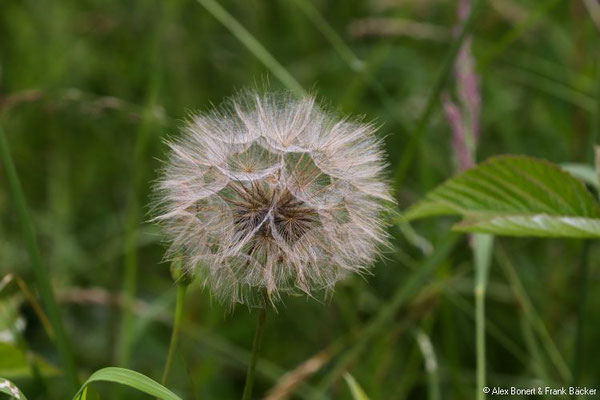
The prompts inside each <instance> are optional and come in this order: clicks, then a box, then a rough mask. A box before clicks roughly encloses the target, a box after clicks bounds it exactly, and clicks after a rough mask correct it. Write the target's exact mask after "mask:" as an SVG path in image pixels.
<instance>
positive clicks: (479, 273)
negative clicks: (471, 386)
mask: <svg viewBox="0 0 600 400" xmlns="http://www.w3.org/2000/svg"><path fill="white" fill-rule="evenodd" d="M493 240H494V237H493V236H491V235H486V234H475V235H473V253H474V257H475V288H474V291H475V349H476V355H477V359H476V369H477V372H476V375H477V376H476V382H477V387H476V398H477V399H479V400H483V399H485V393H484V392H483V390H484V387H485V384H486V377H485V291H486V286H487V280H488V273H489V270H490V263H491V256H492V246H493V243H494V242H493Z"/></svg>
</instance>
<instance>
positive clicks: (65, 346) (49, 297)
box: [0, 126, 79, 391]
mask: <svg viewBox="0 0 600 400" xmlns="http://www.w3.org/2000/svg"><path fill="white" fill-rule="evenodd" d="M0 158H2V163H3V165H4V170H5V173H6V175H7V179H8V184H9V187H10V191H11V193H12V197H13V200H14V202H15V207H16V211H17V215H18V217H19V222H20V224H21V229H22V233H23V240H24V241H25V244H26V246H27V250H28V252H29V257H30V258H31V265H32V267H33V272H34V274H35V279H36V283H37V288H38V291H39V294H40V297H41V299H42V304H43V305H44V307H45V308H46V312H47V314H48V318H49V319H50V323H51V324H52V328H53V330H54V335H55V338H56V347H57V348H58V353H59V356H60V358H61V360H62V363H63V368H64V370H65V375H66V377H67V379H68V381H69V385H70V386H71V389H72V390H73V391H76V390H77V388H78V386H79V383H78V379H77V371H76V367H75V360H74V358H73V353H72V351H71V346H70V343H69V340H68V338H67V334H66V332H65V328H64V325H63V321H62V316H61V313H60V309H59V308H58V305H57V303H56V297H55V296H54V290H53V289H52V285H51V284H50V276H49V274H48V269H47V268H46V265H45V264H44V262H43V260H42V256H41V255H40V250H39V248H38V244H37V239H36V236H35V230H34V228H33V221H32V220H31V216H30V215H29V209H28V207H27V202H26V200H25V194H24V193H23V188H22V187H21V182H20V181H19V176H18V175H17V170H16V168H15V164H14V162H13V159H12V156H11V154H10V150H9V147H8V142H7V141H6V136H5V135H4V131H3V130H2V127H1V126H0Z"/></svg>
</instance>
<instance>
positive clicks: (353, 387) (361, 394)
mask: <svg viewBox="0 0 600 400" xmlns="http://www.w3.org/2000/svg"><path fill="white" fill-rule="evenodd" d="M344 380H345V381H346V384H347V385H348V387H349V388H350V392H351V393H352V398H353V399H354V400H369V396H367V394H366V393H365V391H364V390H363V388H362V387H360V385H359V384H358V382H356V379H354V377H353V376H352V375H350V374H349V373H347V372H346V373H345V374H344Z"/></svg>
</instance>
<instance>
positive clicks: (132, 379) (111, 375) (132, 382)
mask: <svg viewBox="0 0 600 400" xmlns="http://www.w3.org/2000/svg"><path fill="white" fill-rule="evenodd" d="M94 382H112V383H119V384H121V385H125V386H129V387H131V388H134V389H137V390H139V391H140V392H144V393H147V394H149V395H151V396H154V397H157V398H158V399H160V400H182V399H181V397H179V396H177V395H176V394H175V393H173V392H171V391H170V390H169V389H167V388H166V387H164V386H163V385H161V384H159V383H158V382H155V381H153V380H152V379H150V378H148V377H147V376H145V375H142V374H140V373H139V372H135V371H132V370H129V369H125V368H116V367H108V368H103V369H101V370H98V371H96V372H94V373H93V374H92V375H91V376H90V377H89V378H88V380H87V381H85V383H84V384H83V386H81V388H80V389H79V391H78V392H77V394H75V396H74V397H73V400H82V396H83V393H84V391H85V390H86V388H87V387H88V386H89V385H90V384H92V383H94Z"/></svg>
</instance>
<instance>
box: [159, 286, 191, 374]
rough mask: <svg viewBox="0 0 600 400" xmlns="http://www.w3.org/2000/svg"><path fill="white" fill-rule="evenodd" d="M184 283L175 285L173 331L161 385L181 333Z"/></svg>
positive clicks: (171, 365)
mask: <svg viewBox="0 0 600 400" xmlns="http://www.w3.org/2000/svg"><path fill="white" fill-rule="evenodd" d="M187 286H188V285H187V284H186V283H177V300H176V302H175V317H174V320H173V330H172V331H171V341H170V343H169V353H168V354H167V361H166V362H165V368H164V370H163V374H162V379H161V383H162V384H163V385H166V384H167V380H168V379H169V374H170V373H171V368H172V367H173V360H174V358H175V351H176V350H177V343H178V341H179V332H180V331H181V323H182V321H183V310H184V306H185V294H186V291H187Z"/></svg>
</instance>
